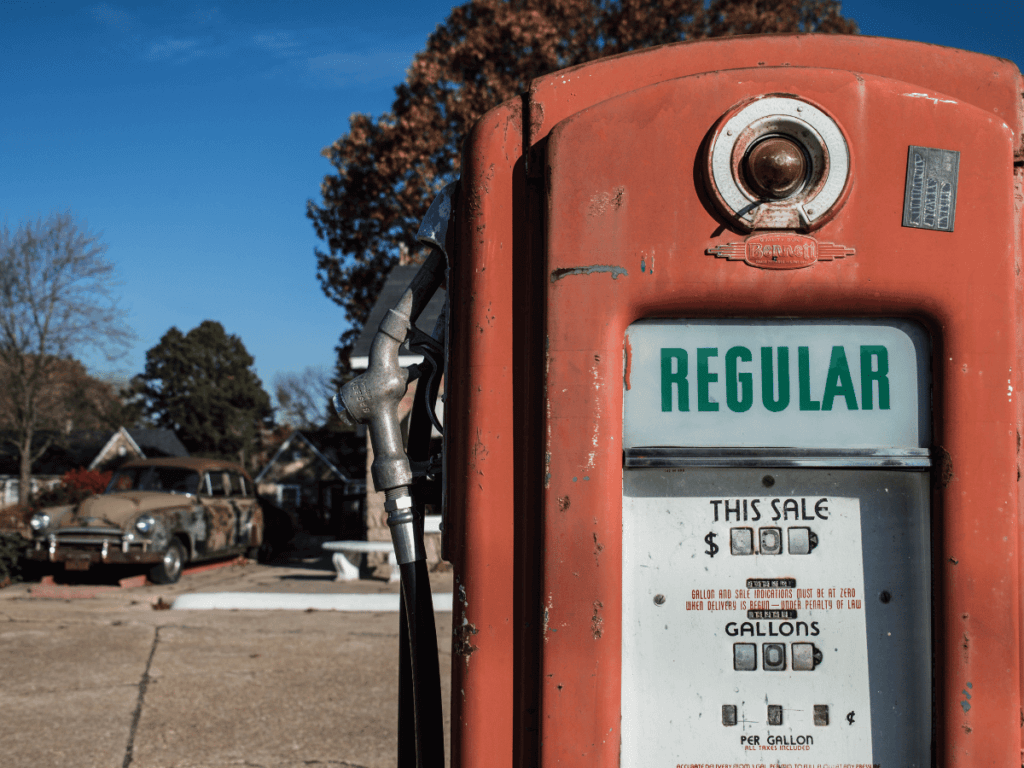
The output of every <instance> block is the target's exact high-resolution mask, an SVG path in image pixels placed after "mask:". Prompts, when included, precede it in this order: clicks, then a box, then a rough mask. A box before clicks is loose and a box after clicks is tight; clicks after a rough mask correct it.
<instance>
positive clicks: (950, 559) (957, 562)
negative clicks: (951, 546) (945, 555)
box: [949, 557, 960, 565]
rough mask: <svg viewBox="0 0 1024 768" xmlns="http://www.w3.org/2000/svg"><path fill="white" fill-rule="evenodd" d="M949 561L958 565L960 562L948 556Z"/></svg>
mask: <svg viewBox="0 0 1024 768" xmlns="http://www.w3.org/2000/svg"><path fill="white" fill-rule="evenodd" d="M949 562H951V563H952V564H953V565H959V564H960V561H959V560H957V559H956V558H955V557H951V558H949Z"/></svg>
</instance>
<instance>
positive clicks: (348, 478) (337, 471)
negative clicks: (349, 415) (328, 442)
mask: <svg viewBox="0 0 1024 768" xmlns="http://www.w3.org/2000/svg"><path fill="white" fill-rule="evenodd" d="M310 434H316V433H310ZM338 434H339V435H340V434H352V433H338ZM318 437H321V438H322V436H319V435H318ZM317 442H322V439H321V440H317ZM360 442H362V441H360ZM295 443H304V444H305V445H306V446H307V447H308V448H309V450H310V451H311V452H312V454H313V455H314V456H316V458H317V459H319V460H320V461H322V462H323V463H324V465H325V466H326V467H327V468H328V470H330V472H331V474H333V475H334V476H335V477H337V478H338V479H339V480H341V481H342V482H345V483H352V482H360V481H361V480H362V478H361V477H360V475H359V474H357V473H353V472H351V468H350V467H345V468H344V469H343V468H339V467H338V465H337V464H336V463H335V462H336V461H337V456H336V455H332V456H331V458H334V459H335V461H332V460H331V458H328V454H337V453H338V452H337V451H336V450H331V449H329V448H328V447H327V446H324V450H321V448H320V447H318V446H317V445H316V444H315V443H314V441H313V440H311V439H310V438H309V437H307V435H306V434H305V433H302V432H299V431H295V432H292V434H291V435H290V436H289V437H288V439H287V440H285V441H284V442H283V443H282V444H281V447H280V448H278V449H277V453H275V454H274V456H273V458H272V459H271V460H270V461H268V462H267V465H266V466H265V467H264V468H263V469H261V470H260V473H259V474H258V475H256V479H255V480H256V482H257V483H259V482H261V481H262V480H263V478H264V477H265V476H266V474H267V472H268V471H269V470H270V469H271V467H273V466H274V465H275V464H276V463H277V462H278V461H279V460H280V459H281V457H282V456H284V455H285V453H286V452H287V451H289V450H291V449H292V447H293V445H294V444H295ZM362 462H363V465H364V466H365V462H366V459H365V456H364V457H363V459H362ZM346 470H348V471H346Z"/></svg>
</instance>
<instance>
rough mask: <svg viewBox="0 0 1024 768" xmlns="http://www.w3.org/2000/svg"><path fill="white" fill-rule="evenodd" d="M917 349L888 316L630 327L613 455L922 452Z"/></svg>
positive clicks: (922, 339)
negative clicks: (674, 449) (617, 448)
mask: <svg viewBox="0 0 1024 768" xmlns="http://www.w3.org/2000/svg"><path fill="white" fill-rule="evenodd" d="M926 350H927V338H926V335H925V333H924V331H923V329H922V328H920V327H919V326H917V325H915V324H913V323H910V322H906V321H898V320H881V321H878V320H850V321H846V320H844V321H804V320H767V321H742V320H718V321H703V320H648V321H641V322H638V323H634V324H633V325H631V326H630V327H629V330H628V331H627V334H626V369H625V393H624V414H623V424H624V430H623V441H624V446H623V447H624V448H626V449H630V448H638V447H653V446H685V447H703V446H708V447H793V448H833V449H841V448H877V447H901V448H908V447H913V448H917V447H926V446H927V445H928V443H929V435H928V434H927V432H928V421H927V417H926V414H927V410H928V409H927V408H922V405H925V406H926V405H927V396H928V395H927V389H926V387H925V382H926V379H927V377H926V375H925V374H926V372H927V366H928V362H927V351H926Z"/></svg>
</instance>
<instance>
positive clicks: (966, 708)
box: [960, 683, 974, 715]
mask: <svg viewBox="0 0 1024 768" xmlns="http://www.w3.org/2000/svg"><path fill="white" fill-rule="evenodd" d="M967 688H974V686H973V685H971V684H970V683H968V684H967ZM967 688H964V689H963V691H962V693H963V695H964V699H963V701H961V702H960V706H961V707H963V708H964V714H965V715H966V714H967V713H968V712H970V710H971V694H970V693H968V691H967Z"/></svg>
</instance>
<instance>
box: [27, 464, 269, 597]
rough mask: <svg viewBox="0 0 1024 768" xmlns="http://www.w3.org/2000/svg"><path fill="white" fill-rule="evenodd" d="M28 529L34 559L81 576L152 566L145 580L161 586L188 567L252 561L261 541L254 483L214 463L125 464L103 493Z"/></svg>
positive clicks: (43, 514)
mask: <svg viewBox="0 0 1024 768" xmlns="http://www.w3.org/2000/svg"><path fill="white" fill-rule="evenodd" d="M31 527H32V531H33V538H34V541H35V546H34V547H33V548H31V550H30V552H29V557H30V558H32V559H34V560H39V561H48V562H50V563H63V565H64V568H65V569H67V570H79V571H82V570H88V569H89V568H90V567H92V566H94V565H113V564H122V565H124V564H133V565H134V564H150V563H151V564H152V568H151V569H150V572H149V578H150V580H151V581H154V582H156V583H158V584H173V583H174V582H176V581H177V580H178V577H179V576H181V571H182V568H183V567H184V565H185V563H186V562H190V561H195V560H203V559H208V558H214V557H223V556H226V555H232V554H236V553H239V554H240V553H243V552H245V553H248V554H250V555H252V556H255V555H256V554H257V552H258V550H259V548H260V545H261V544H262V542H263V513H262V511H261V510H260V506H259V503H258V502H257V500H256V491H255V486H254V485H253V482H252V480H251V479H250V477H249V475H248V474H247V473H246V471H245V470H244V469H242V468H241V467H240V466H238V465H237V464H233V463H231V462H226V461H217V460H214V459H195V458H176V459H140V460H135V461H129V462H127V463H126V464H124V465H123V466H121V468H120V469H118V470H116V471H115V472H114V475H113V477H112V478H111V480H110V483H109V485H107V489H106V491H104V492H103V493H102V494H100V495H98V496H91V497H89V498H87V499H85V500H84V501H83V502H81V503H80V504H78V505H77V506H64V507H50V508H47V509H43V510H41V511H40V512H38V513H37V514H35V515H34V516H33V517H32V520H31Z"/></svg>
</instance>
